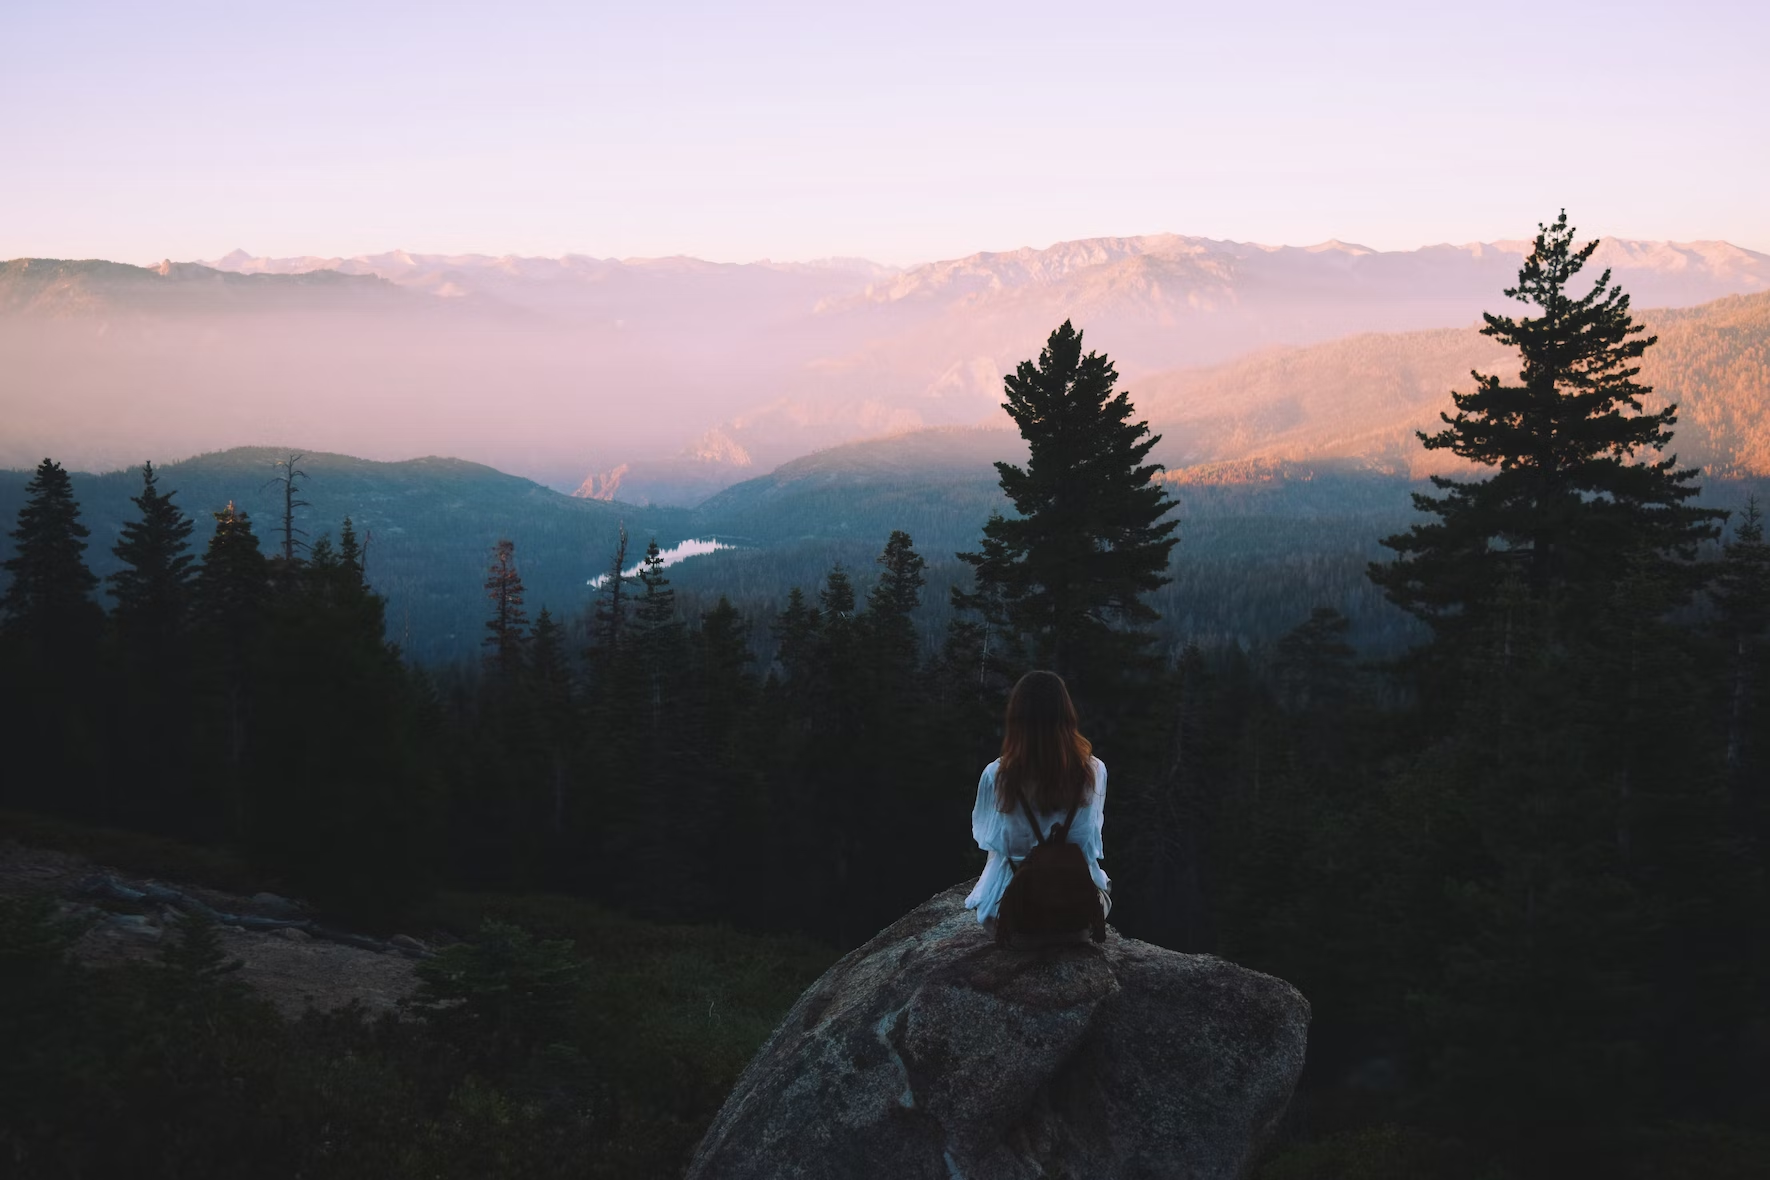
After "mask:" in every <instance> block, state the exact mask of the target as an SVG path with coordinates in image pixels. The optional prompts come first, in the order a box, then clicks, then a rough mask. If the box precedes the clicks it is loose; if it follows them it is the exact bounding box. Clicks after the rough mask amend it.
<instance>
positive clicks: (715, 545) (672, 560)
mask: <svg viewBox="0 0 1770 1180" xmlns="http://www.w3.org/2000/svg"><path fill="white" fill-rule="evenodd" d="M736 548H737V546H736V545H727V544H726V543H725V542H723V541H713V540H688V541H684V542H682V543H681V544H680V545H672V546H671V547H670V548H668V549H660V550H659V551H658V556H659V557H661V558H663V561H664V564H665V565H675V564H676V563H677V562H679V561H686V560H687V559H688V558H690V557H700V556H701V555H703V554H706V553H717V552H718V551H719V550H721V549H736ZM644 565H645V561H644V559H643V558H642V559H641V560H640V561H639V563H638V564H636V565H635V566H634V567H633V568H632V569H630V570H623V571H621V572H622V574H623V576H625V577H629V578H635V577H638V576H639V571H640V568H641V567H642V566H644ZM606 581H608V575H607V574H597V575H596V576H595V577H594V578H591V579H590V580H589V581H588V582H585V583H584V584H585V585H586V586H588V587H590V589H592V590H596V589H599V588H600V587H601V586H602V584H603V583H604V582H606Z"/></svg>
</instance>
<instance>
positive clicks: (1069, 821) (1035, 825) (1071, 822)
mask: <svg viewBox="0 0 1770 1180" xmlns="http://www.w3.org/2000/svg"><path fill="white" fill-rule="evenodd" d="M1081 805H1082V797H1081V796H1080V795H1077V796H1076V797H1075V798H1074V799H1072V800H1070V804H1069V814H1068V815H1066V816H1065V817H1064V818H1063V822H1062V823H1060V824H1053V825H1051V838H1052V839H1053V840H1055V839H1056V838H1057V832H1058V830H1059V829H1061V830H1062V832H1063V838H1064V839H1065V840H1068V839H1069V831H1070V829H1071V828H1073V827H1074V826H1075V822H1076V809H1077V808H1079V807H1081ZM1020 806H1021V808H1022V809H1024V810H1025V812H1026V822H1027V823H1029V824H1031V825H1032V830H1033V839H1034V840H1035V841H1037V843H1038V845H1043V844H1044V843H1045V833H1043V832H1041V831H1040V830H1039V817H1038V816H1036V815H1034V814H1033V809H1032V804H1031V803H1028V802H1027V801H1026V796H1025V795H1024V794H1022V795H1021V796H1020Z"/></svg>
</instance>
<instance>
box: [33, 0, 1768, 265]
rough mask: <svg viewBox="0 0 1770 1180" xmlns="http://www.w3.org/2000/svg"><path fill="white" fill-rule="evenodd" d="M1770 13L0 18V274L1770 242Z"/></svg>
mask: <svg viewBox="0 0 1770 1180" xmlns="http://www.w3.org/2000/svg"><path fill="white" fill-rule="evenodd" d="M1767 14H1770V5H1766V4H1764V3H1761V2H1756V0H1753V2H1747V0H1736V2H1733V3H1713V2H1700V0H1696V2H1692V0H1685V2H1681V3H1678V4H1671V3H1664V2H1663V0H1662V2H1658V3H1651V4H1641V3H1617V2H1607V3H1583V4H1571V3H1559V4H1557V3H1511V2H1501V3H1488V4H1481V5H1471V4H1458V5H1434V4H1421V3H1418V2H1410V3H1396V4H1333V5H1323V4H1314V3H1267V4H1260V3H1240V4H1235V5H1229V4H1223V3H1210V4H1184V3H1173V2H1165V3H1152V4H1118V5H1112V4H1100V3H1095V4H1085V5H1084V4H1074V3H1071V4H1065V5H1056V4H1036V3H1024V2H1017V3H1011V4H975V3H954V2H952V0H945V2H943V3H939V4H926V3H893V4H889V5H886V4H879V5H872V6H868V7H865V8H860V7H857V6H853V5H840V4H830V3H827V2H824V3H815V4H799V5H791V4H787V5H782V4H772V5H771V4H754V5H741V6H740V5H720V6H715V5H700V4H675V5H636V4H620V5H612V4H583V3H569V4H535V3H502V4H486V3H483V2H480V3H473V4H448V3H434V2H433V3H422V4H374V3H364V2H362V0H355V2H352V3H349V4H343V3H326V2H313V3H301V4H288V3H259V2H249V0H225V2H221V3H155V4H138V3H80V2H78V0H7V3H5V4H3V5H0V44H3V45H5V46H6V47H7V53H6V64H5V68H4V69H3V70H0V111H3V112H5V114H4V115H3V116H0V161H4V172H3V175H0V258H7V257H15V256H21V255H33V256H58V257H106V258H114V259H119V260H124V261H136V262H146V261H152V260H157V259H159V258H162V257H172V258H177V259H190V258H213V257H216V256H218V255H220V254H222V253H225V252H226V251H228V250H230V249H232V248H234V247H236V246H241V247H245V248H246V249H248V250H250V251H252V252H254V253H258V254H275V255H291V254H321V255H334V254H354V253H362V252H371V251H379V250H385V249H389V248H393V247H404V248H407V249H411V250H421V251H437V252H457V251H481V252H488V253H504V252H513V253H526V254H560V253H565V252H577V253H587V254H594V255H600V256H611V255H612V256H635V255H663V254H677V253H683V254H692V255H697V256H700V257H704V258H711V259H717V260H734V261H735V260H749V259H755V258H760V257H772V258H775V259H781V260H785V259H809V258H815V257H822V256H828V255H858V256H865V257H871V258H874V259H877V260H880V261H885V262H897V263H909V262H915V261H922V260H927V259H932V258H940V257H951V256H954V255H959V254H965V253H969V252H971V251H974V250H980V249H1009V248H1014V247H1017V246H1021V245H1029V244H1030V245H1044V244H1048V243H1050V242H1052V241H1054V240H1059V239H1066V238H1077V237H1086V236H1092V235H1103V234H1135V233H1148V232H1158V231H1175V232H1180V233H1189V234H1202V235H1206V236H1210V237H1220V238H1235V239H1242V240H1255V241H1264V242H1271V243H1290V244H1303V243H1309V242H1315V241H1320V240H1322V239H1325V238H1328V237H1339V238H1342V239H1347V240H1353V241H1361V242H1364V243H1365V244H1367V245H1371V246H1375V247H1378V248H1408V247H1413V246H1417V245H1421V244H1425V243H1429V242H1437V241H1470V240H1482V239H1487V240H1491V239H1494V238H1508V237H1517V236H1520V235H1522V234H1525V233H1527V232H1528V231H1529V230H1530V229H1531V227H1532V226H1534V225H1535V223H1536V222H1537V221H1538V220H1540V219H1542V218H1543V217H1545V216H1548V215H1551V214H1552V213H1553V211H1554V210H1555V209H1557V208H1559V207H1561V206H1563V205H1565V206H1566V207H1567V208H1568V209H1569V211H1570V212H1571V213H1572V214H1573V216H1574V218H1575V220H1576V222H1577V223H1578V224H1579V225H1580V227H1581V229H1582V230H1583V231H1585V232H1591V233H1607V234H1617V235H1622V236H1630V237H1642V238H1672V239H1684V240H1687V239H1695V238H1724V239H1728V240H1731V241H1733V242H1735V243H1737V244H1739V245H1742V246H1747V247H1750V248H1753V249H1758V250H1770V118H1767V117H1766V115H1765V109H1766V106H1765V100H1766V93H1765V84H1764V79H1765V66H1764V58H1763V52H1764V46H1765V45H1766V44H1767V43H1770V15H1767Z"/></svg>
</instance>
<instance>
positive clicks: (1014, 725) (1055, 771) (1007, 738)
mask: <svg viewBox="0 0 1770 1180" xmlns="http://www.w3.org/2000/svg"><path fill="white" fill-rule="evenodd" d="M1093 752H1094V746H1093V744H1092V743H1091V742H1089V741H1088V739H1087V738H1085V737H1083V736H1082V735H1081V734H1080V733H1079V732H1078V731H1077V730H1076V707H1075V705H1074V703H1072V702H1071V701H1070V699H1069V689H1068V688H1066V687H1064V684H1063V677H1061V676H1059V675H1058V674H1057V673H1055V672H1028V673H1027V674H1026V675H1025V676H1022V677H1021V678H1020V682H1019V683H1018V684H1016V685H1015V686H1014V691H1013V692H1011V693H1009V694H1008V719H1007V724H1006V725H1005V726H1003V730H1002V761H1001V764H1000V765H999V766H997V767H996V809H997V810H999V811H1004V812H1011V811H1013V810H1015V809H1016V808H1017V807H1019V806H1020V798H1021V795H1022V794H1025V795H1026V797H1027V802H1029V803H1031V804H1032V805H1033V809H1034V810H1035V811H1040V812H1045V813H1047V814H1048V813H1050V812H1053V811H1068V810H1069V805H1070V804H1071V803H1072V802H1073V803H1077V804H1081V803H1085V802H1087V799H1088V796H1089V795H1090V794H1091V793H1092V792H1093V789H1094V768H1093V766H1092V765H1090V764H1089V762H1088V759H1089V757H1090V756H1091V755H1092V754H1093Z"/></svg>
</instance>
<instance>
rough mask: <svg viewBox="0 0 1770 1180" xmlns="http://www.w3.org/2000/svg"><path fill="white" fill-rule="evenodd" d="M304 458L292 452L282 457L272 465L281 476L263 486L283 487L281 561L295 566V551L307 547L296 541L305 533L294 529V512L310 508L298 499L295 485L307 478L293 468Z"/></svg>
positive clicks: (305, 473)
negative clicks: (296, 482) (298, 480)
mask: <svg viewBox="0 0 1770 1180" xmlns="http://www.w3.org/2000/svg"><path fill="white" fill-rule="evenodd" d="M305 458H307V456H306V455H298V454H296V453H295V452H293V451H291V452H289V453H288V454H287V455H284V456H283V457H282V458H281V459H278V460H277V461H276V462H275V463H274V464H273V466H275V467H276V468H277V469H278V470H279V471H280V472H281V474H279V475H273V476H272V477H271V478H270V479H268V480H266V481H265V484H264V486H265V487H267V488H268V487H270V486H271V484H281V485H282V486H283V561H284V562H286V563H287V564H289V565H294V564H295V551H296V549H298V548H306V546H307V542H306V541H301V540H297V538H299V537H305V536H307V531H306V530H305V529H298V528H296V527H295V510H296V509H297V508H309V507H312V505H310V504H308V502H307V501H306V500H303V499H300V498H299V497H300V495H301V489H300V488H299V487H297V486H296V484H295V481H296V480H297V479H306V478H307V472H305V471H302V470H301V469H300V468H298V467H296V466H295V464H297V463H299V462H301V460H303V459H305Z"/></svg>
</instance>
